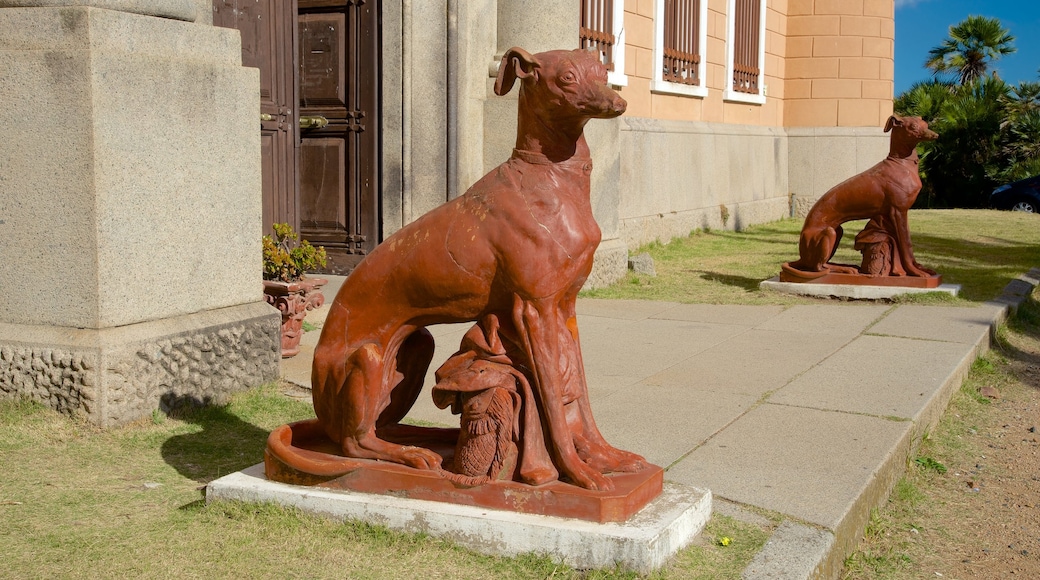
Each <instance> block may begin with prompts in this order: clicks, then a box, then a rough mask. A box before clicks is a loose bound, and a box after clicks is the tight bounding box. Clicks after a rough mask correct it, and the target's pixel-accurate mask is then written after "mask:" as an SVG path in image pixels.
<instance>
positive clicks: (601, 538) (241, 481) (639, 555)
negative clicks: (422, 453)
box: [206, 464, 711, 573]
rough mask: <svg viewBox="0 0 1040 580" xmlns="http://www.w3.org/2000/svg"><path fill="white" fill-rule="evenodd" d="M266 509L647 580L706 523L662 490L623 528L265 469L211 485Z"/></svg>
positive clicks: (215, 495) (220, 494)
mask: <svg viewBox="0 0 1040 580" xmlns="http://www.w3.org/2000/svg"><path fill="white" fill-rule="evenodd" d="M228 500H233V501H248V502H270V503H276V504H279V505H284V506H291V507H295V508H298V509H300V510H303V511H305V512H308V513H313V514H318V515H322V516H326V517H331V518H335V519H351V520H359V521H363V522H367V523H370V524H375V525H381V526H386V527H388V528H390V529H392V530H398V531H404V532H410V533H425V534H429V535H431V536H436V537H442V538H445V539H448V540H451V541H453V542H455V543H457V544H459V545H462V546H465V547H467V548H470V549H472V550H475V551H478V552H481V553H484V554H495V555H504V556H517V555H520V554H524V553H536V554H544V555H547V556H550V557H552V558H553V559H555V560H557V561H562V562H564V563H565V564H568V565H570V566H574V567H576V568H613V567H615V566H620V567H621V568H627V569H630V570H635V571H637V572H643V573H647V572H650V571H652V570H654V569H657V568H659V567H661V566H662V565H664V563H665V562H667V561H668V559H669V558H670V557H671V556H672V555H674V554H675V553H676V552H678V551H679V550H681V549H682V548H684V547H685V546H687V545H689V543H690V542H691V541H693V539H694V538H695V537H696V536H697V535H698V534H700V532H701V530H703V529H704V526H705V525H706V524H707V522H708V519H709V518H710V517H711V493H710V492H709V491H707V490H703V489H697V488H692V487H688V486H683V485H677V484H674V483H666V484H665V486H664V490H663V491H662V492H661V495H659V496H658V497H657V499H655V500H654V501H652V502H650V504H649V505H647V506H646V507H645V508H643V509H642V510H641V511H640V512H639V513H638V514H636V515H635V516H633V517H632V518H630V519H629V520H628V521H626V522H622V523H607V524H597V523H594V522H587V521H582V520H575V519H568V518H557V517H550V516H541V515H533V514H522V513H516V512H508V511H503V510H492V509H486V508H479V507H474V506H467V505H459V504H450V503H445V502H437V501H423V500H415V499H408V498H401V497H395V496H392V495H375V494H365V493H357V492H351V491H344V490H330V489H321V488H314V487H303V486H297V485H288V484H284V483H277V482H272V481H268V480H267V478H266V477H264V466H263V464H259V465H254V466H253V467H250V468H248V469H245V470H242V471H240V472H237V473H233V474H230V475H227V476H225V477H222V478H220V479H217V480H215V481H212V482H210V483H209V485H207V486H206V502H207V503H209V502H213V501H228Z"/></svg>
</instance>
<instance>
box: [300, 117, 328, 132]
mask: <svg viewBox="0 0 1040 580" xmlns="http://www.w3.org/2000/svg"><path fill="white" fill-rule="evenodd" d="M328 124H329V120H328V119H326V118H325V117H323V116H321V115H300V128H301V129H321V128H322V127H325V126H327V125H328Z"/></svg>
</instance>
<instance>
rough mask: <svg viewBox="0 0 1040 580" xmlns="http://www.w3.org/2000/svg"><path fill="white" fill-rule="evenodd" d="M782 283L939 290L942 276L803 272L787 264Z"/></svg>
mask: <svg viewBox="0 0 1040 580" xmlns="http://www.w3.org/2000/svg"><path fill="white" fill-rule="evenodd" d="M780 281H781V282H791V283H795V284H847V285H853V286H895V287H899V288H938V287H939V285H940V284H942V275H941V274H936V275H935V276H928V277H926V278H924V277H919V276H870V275H868V274H842V273H838V272H803V271H801V270H796V269H794V268H792V267H790V266H788V265H787V264H783V265H782V266H781V267H780Z"/></svg>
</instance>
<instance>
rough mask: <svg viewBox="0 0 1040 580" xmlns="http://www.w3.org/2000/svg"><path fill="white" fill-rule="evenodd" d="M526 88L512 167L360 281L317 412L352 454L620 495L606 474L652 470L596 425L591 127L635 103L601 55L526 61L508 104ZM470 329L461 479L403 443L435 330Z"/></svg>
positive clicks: (405, 231)
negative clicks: (590, 287)
mask: <svg viewBox="0 0 1040 580" xmlns="http://www.w3.org/2000/svg"><path fill="white" fill-rule="evenodd" d="M517 81H519V84H520V96H519V111H518V131H517V137H516V147H515V149H514V150H513V153H512V156H511V157H510V158H509V159H508V160H507V161H506V162H504V163H503V164H501V165H499V166H498V167H497V168H495V169H494V170H492V171H491V173H489V174H488V175H486V176H484V177H483V178H482V179H481V180H480V181H478V182H477V183H476V184H475V185H473V187H472V188H470V189H469V190H468V191H467V192H466V193H465V194H464V195H462V196H460V197H458V198H456V199H454V200H452V201H450V202H448V203H446V204H444V205H442V206H440V207H438V208H436V209H434V210H433V211H431V212H429V213H427V214H426V215H424V216H422V217H421V218H419V219H418V220H416V221H414V222H412V223H411V224H408V225H407V226H405V227H404V228H402V229H401V230H399V231H398V232H396V233H395V234H394V235H392V236H391V237H389V238H388V239H387V240H385V241H384V242H383V243H382V244H380V245H379V246H378V247H377V248H376V249H375V250H374V251H373V252H372V253H371V254H370V255H368V256H367V257H366V258H365V259H364V260H363V261H362V262H361V263H360V264H359V265H358V266H357V268H356V269H355V270H354V271H353V272H352V273H351V274H350V276H349V277H348V278H347V279H346V281H345V282H344V284H343V286H342V288H341V290H340V291H339V293H338V294H337V296H336V298H335V300H334V301H333V303H332V306H331V309H330V312H329V315H328V319H327V320H326V322H325V325H324V327H323V328H322V332H321V338H320V341H319V343H318V345H317V347H316V349H315V353H314V365H313V368H312V386H313V399H314V409H315V412H316V414H317V417H318V422H319V423H320V425H321V428H322V429H323V431H324V433H325V435H326V436H327V437H328V438H329V439H331V440H332V441H333V442H334V443H335V444H336V446H337V447H338V448H339V451H340V452H341V453H342V454H343V455H344V456H346V457H350V458H361V459H370V460H379V461H382V462H392V463H397V464H402V465H406V466H410V467H412V468H417V469H419V470H426V471H434V472H438V471H440V472H443V471H448V470H449V469H450V472H451V473H455V474H457V475H463V476H467V477H474V478H478V479H479V478H491V479H495V478H498V477H507V478H515V479H516V480H519V481H522V482H524V483H530V484H542V483H545V482H548V481H554V480H556V479H558V478H561V477H562V478H563V479H565V480H566V481H567V482H569V483H571V484H573V485H576V486H580V487H582V488H585V489H589V490H609V489H612V488H613V483H612V481H611V478H609V477H607V476H606V475H605V474H608V473H620V472H636V471H640V470H643V469H645V468H646V467H647V464H646V462H645V461H644V459H643V458H642V457H640V456H638V455H635V454H633V453H629V452H626V451H621V450H619V449H616V448H614V447H613V446H611V445H610V444H608V443H607V441H606V440H605V439H604V437H603V435H602V434H601V433H600V431H599V429H598V428H597V427H596V423H595V421H594V420H593V417H592V409H591V407H590V405H589V396H588V388H587V385H586V380H585V371H584V368H583V362H582V355H581V346H580V343H579V340H578V325H577V317H576V314H575V300H576V297H577V294H578V291H579V290H580V289H581V287H582V285H583V284H584V283H585V280H586V279H587V278H588V276H589V274H590V272H591V270H592V261H593V254H594V252H595V250H596V248H597V246H598V245H599V242H600V229H599V227H598V225H597V224H596V221H595V219H593V214H592V205H591V202H590V190H589V188H590V182H589V175H590V173H591V172H592V160H591V157H590V153H589V147H588V145H587V144H586V142H585V137H584V132H583V129H584V126H585V124H586V122H587V121H589V120H590V119H609V118H613V117H617V116H618V115H621V114H622V113H624V111H625V108H626V103H625V101H624V100H623V99H622V98H621V97H620V96H619V95H618V94H617V93H616V92H614V91H613V90H612V89H611V88H610V87H609V86H608V85H607V71H606V69H605V68H604V66H603V64H602V63H601V62H600V61H599V60H598V59H597V57H596V54H595V53H592V52H588V51H582V50H575V51H551V52H543V53H539V54H533V55H532V54H529V53H527V52H526V51H524V50H523V49H520V48H512V49H510V50H508V51H507V52H506V53H505V55H504V56H503V57H502V61H501V66H500V69H499V71H498V77H497V79H496V81H495V93H496V94H498V95H504V94H506V93H508V92H509V91H510V89H511V88H512V86H513V85H514V84H515V83H516V82H517ZM458 322H475V323H476V325H475V326H474V327H473V329H472V330H471V331H470V333H468V334H467V338H466V339H465V340H464V341H463V345H462V348H461V349H460V351H459V353H458V354H456V355H455V356H454V357H452V358H451V359H449V361H448V362H447V363H445V365H444V366H442V367H441V369H440V370H439V371H438V373H437V374H438V387H437V389H435V393H434V395H435V398H436V399H437V402H438V404H440V405H441V406H442V407H447V406H451V407H452V408H453V410H455V411H456V412H458V413H460V414H462V424H463V428H462V430H461V434H460V435H459V437H458V446H457V447H456V451H455V454H454V458H453V463H454V465H452V466H446V465H442V463H443V462H444V455H442V454H439V453H437V452H435V451H433V450H432V449H430V448H429V447H430V446H423V445H422V444H421V443H414V444H413V442H411V441H410V440H404V438H401V437H397V435H399V434H400V433H401V432H402V427H405V426H401V425H399V422H400V421H401V419H403V418H404V417H405V415H406V414H407V413H408V411H409V410H410V409H411V407H412V405H413V404H414V402H415V401H416V398H417V397H418V395H419V392H420V390H421V388H422V385H423V377H424V375H425V373H426V370H427V367H428V365H429V364H430V362H431V360H432V357H433V351H434V342H433V338H432V336H431V334H430V333H429V332H428V331H427V330H426V327H427V326H429V325H433V324H443V323H458Z"/></svg>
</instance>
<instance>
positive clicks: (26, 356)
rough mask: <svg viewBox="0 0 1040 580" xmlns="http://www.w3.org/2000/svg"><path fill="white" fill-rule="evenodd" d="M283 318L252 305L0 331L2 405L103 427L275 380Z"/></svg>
mask: <svg viewBox="0 0 1040 580" xmlns="http://www.w3.org/2000/svg"><path fill="white" fill-rule="evenodd" d="M280 325H281V317H280V315H279V313H278V311H277V310H275V309H273V308H271V307H270V306H268V305H267V304H266V303H263V302H255V303H251V304H244V305H240V306H232V307H229V308H220V309H215V310H208V311H205V312H200V313H196V314H190V315H185V316H178V317H174V318H167V319H163V320H156V321H151V322H142V323H139V324H131V325H127V326H120V327H115V328H106V329H102V330H97V329H81V328H64V327H56V326H39V325H22V324H6V323H0V398H15V397H26V398H29V399H32V400H36V401H39V402H41V403H43V404H45V405H47V406H49V407H51V408H53V409H55V410H57V411H60V412H62V413H66V414H69V415H73V416H80V417H83V418H85V419H86V420H88V421H90V422H91V423H95V424H97V425H100V426H102V427H114V426H117V425H122V424H125V423H129V422H131V421H134V420H137V419H140V418H142V417H146V416H148V415H150V414H151V412H152V411H153V410H155V409H163V410H169V409H170V408H173V407H176V406H178V405H182V404H186V403H188V404H210V403H221V402H224V401H226V399H227V397H228V395H230V394H231V393H233V392H235V391H239V390H243V389H246V388H249V387H253V386H256V385H259V384H261V383H264V382H267V381H271V380H274V379H277V378H278V373H279V366H278V365H279V361H280V344H281V335H280Z"/></svg>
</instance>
